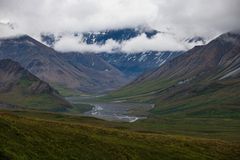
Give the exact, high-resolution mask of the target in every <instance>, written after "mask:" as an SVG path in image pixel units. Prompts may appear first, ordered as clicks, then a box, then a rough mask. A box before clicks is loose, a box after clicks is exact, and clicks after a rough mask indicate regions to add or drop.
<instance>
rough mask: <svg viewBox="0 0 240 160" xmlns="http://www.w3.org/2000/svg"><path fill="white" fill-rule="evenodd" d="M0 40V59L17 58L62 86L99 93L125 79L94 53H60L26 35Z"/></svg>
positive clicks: (60, 87) (42, 78)
mask: <svg viewBox="0 0 240 160" xmlns="http://www.w3.org/2000/svg"><path fill="white" fill-rule="evenodd" d="M0 42H1V45H0V59H6V58H8V59H12V60H14V61H17V62H19V63H20V64H21V65H22V66H23V67H24V68H26V69H27V70H29V71H30V72H31V73H32V74H34V75H36V76H37V77H38V78H40V79H41V80H44V81H46V82H48V83H50V84H51V85H52V86H55V87H56V88H59V89H61V90H68V89H71V90H78V91H80V92H86V93H93V92H94V93H101V92H104V91H106V90H111V89H114V88H119V87H120V86H122V85H124V84H126V83H127V80H126V79H125V78H124V75H123V74H122V73H121V72H120V71H118V70H117V69H115V68H114V67H113V66H111V65H109V64H108V63H107V62H105V61H104V60H102V59H100V58H99V57H97V56H96V55H94V54H91V55H90V54H80V53H76V54H74V55H73V54H72V53H65V54H61V53H58V52H56V51H55V50H54V49H52V48H50V47H47V46H45V45H44V44H42V43H40V42H38V41H36V40H35V39H33V38H31V37H29V36H27V35H24V36H20V37H14V38H8V39H1V40H0ZM70 55H72V56H73V57H70ZM76 57H80V58H77V59H75V58H76ZM83 57H84V61H83V60H81V58H83ZM77 60H79V61H78V62H77ZM99 66H101V67H99ZM96 68H97V69H96ZM99 75H101V76H99Z"/></svg>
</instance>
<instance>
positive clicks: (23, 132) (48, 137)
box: [0, 111, 240, 160]
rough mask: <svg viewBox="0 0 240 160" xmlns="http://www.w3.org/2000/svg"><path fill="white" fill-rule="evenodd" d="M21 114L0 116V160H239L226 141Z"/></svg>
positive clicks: (237, 152) (237, 149)
mask: <svg viewBox="0 0 240 160" xmlns="http://www.w3.org/2000/svg"><path fill="white" fill-rule="evenodd" d="M18 113H19V112H16V113H14V112H13V113H9V112H2V111H0V142H1V143H0V159H12V160H15V159H16V160H17V159H26V160H27V159H45V160H47V159H51V160H54V159H58V160H59V159H89V160H95V159H99V160H102V159H109V160H111V159H113V160H141V159H142V160H146V159H147V160H151V159H152V160H156V159H162V160H172V159H179V160H194V159H201V160H229V159H231V160H237V159H238V158H239V156H240V146H239V145H238V144H236V143H232V142H226V141H222V140H208V139H202V138H191V137H183V136H171V135H163V134H155V133H138V132H131V131H126V130H120V129H111V128H102V127H100V126H101V125H98V127H96V126H94V125H91V124H88V123H86V118H80V117H78V118H76V117H75V119H78V121H75V122H71V121H72V120H74V118H73V117H69V118H68V117H67V116H63V115H54V114H48V115H47V114H44V115H42V116H41V117H39V118H31V117H24V116H18V115H16V114H18ZM32 114H34V113H32ZM43 117H44V119H43ZM56 118H60V119H62V120H63V121H56V120H55V119H56ZM50 119H54V120H50ZM68 119H69V120H70V121H69V120H68ZM89 121H94V123H95V124H97V123H98V121H99V120H93V119H92V120H91V119H89Z"/></svg>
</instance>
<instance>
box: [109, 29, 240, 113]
mask: <svg viewBox="0 0 240 160" xmlns="http://www.w3.org/2000/svg"><path fill="white" fill-rule="evenodd" d="M239 53H240V34H239V33H238V32H229V33H225V34H223V35H221V36H219V37H217V38H216V39H214V40H212V41H211V42H209V43H208V44H206V45H202V46H196V47H194V48H193V49H191V50H189V51H188V52H186V53H184V54H183V55H181V56H178V57H176V58H174V59H171V60H169V61H168V62H166V63H165V64H163V65H162V66H161V67H159V68H158V69H155V70H154V71H151V72H148V73H146V74H143V75H141V76H139V77H138V78H137V79H136V80H135V81H133V82H132V83H130V84H129V85H127V86H125V87H123V88H122V89H120V90H119V91H116V92H113V93H111V94H110V95H109V97H108V98H110V99H114V100H128V101H138V102H139V101H142V102H151V103H154V104H156V107H155V109H153V112H154V113H156V114H158V115H185V114H187V115H195V116H196V115H197V116H217V117H221V116H226V117H239V114H238V113H240V112H239V103H240V102H239V95H240V92H239V91H240V88H239V87H240V86H239V84H240V83H239V82H240V79H239V78H240V54H239Z"/></svg>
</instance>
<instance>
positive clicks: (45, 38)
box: [40, 27, 159, 46]
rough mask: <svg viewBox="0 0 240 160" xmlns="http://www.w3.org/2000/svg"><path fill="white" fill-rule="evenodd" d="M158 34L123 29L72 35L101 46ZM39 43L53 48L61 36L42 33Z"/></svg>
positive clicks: (152, 30)
mask: <svg viewBox="0 0 240 160" xmlns="http://www.w3.org/2000/svg"><path fill="white" fill-rule="evenodd" d="M157 33H159V31H157V30H154V29H145V28H142V27H139V28H123V29H111V30H104V31H99V32H83V33H80V32H75V33H73V35H74V36H75V37H81V38H82V41H83V42H85V43H86V44H98V45H103V44H105V43H106V41H107V40H110V39H111V40H114V41H117V42H122V41H126V40H129V39H131V38H135V37H137V36H139V35H141V34H146V36H147V37H148V38H152V37H153V36H154V35H156V34H157ZM40 36H41V41H42V42H44V43H46V44H47V45H49V46H54V44H55V43H56V42H57V41H59V40H60V39H61V38H62V35H54V34H52V33H42V34H41V35H40Z"/></svg>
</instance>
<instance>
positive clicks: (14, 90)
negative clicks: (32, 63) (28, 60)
mask: <svg viewBox="0 0 240 160" xmlns="http://www.w3.org/2000/svg"><path fill="white" fill-rule="evenodd" d="M0 77H1V78H0V107H7V108H15V107H21V108H31V109H39V110H47V111H65V110H67V109H68V108H69V107H71V105H70V104H69V103H68V102H67V101H65V100H64V99H63V98H61V96H60V95H59V93H58V92H57V91H56V90H55V89H53V88H52V87H51V86H50V85H49V84H48V83H46V82H44V81H42V80H40V79H39V78H37V77H36V76H34V75H32V74H31V73H30V72H28V71H27V70H26V69H24V68H23V67H21V66H20V64H19V63H17V62H14V61H12V60H10V59H4V60H0Z"/></svg>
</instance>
